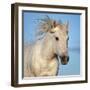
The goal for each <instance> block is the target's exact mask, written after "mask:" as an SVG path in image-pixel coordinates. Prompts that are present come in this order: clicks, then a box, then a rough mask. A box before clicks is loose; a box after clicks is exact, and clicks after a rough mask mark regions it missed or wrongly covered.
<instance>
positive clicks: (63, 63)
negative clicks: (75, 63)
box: [60, 56, 69, 65]
mask: <svg viewBox="0 0 90 90" xmlns="http://www.w3.org/2000/svg"><path fill="white" fill-rule="evenodd" d="M60 58H61V64H62V65H66V64H67V63H68V62H69V56H62V57H60Z"/></svg>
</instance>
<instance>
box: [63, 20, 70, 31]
mask: <svg viewBox="0 0 90 90" xmlns="http://www.w3.org/2000/svg"><path fill="white" fill-rule="evenodd" d="M64 25H65V28H66V30H67V32H68V28H69V21H67V22H66V23H65V24H64Z"/></svg>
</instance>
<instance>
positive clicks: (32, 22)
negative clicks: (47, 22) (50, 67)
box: [23, 11, 80, 75]
mask: <svg viewBox="0 0 90 90" xmlns="http://www.w3.org/2000/svg"><path fill="white" fill-rule="evenodd" d="M45 15H48V16H49V17H50V18H52V19H55V20H61V21H62V22H66V21H68V22H69V56H70V60H69V63H68V64H67V65H60V70H59V75H79V74H80V14H63V13H46V12H45V13H44V12H31V11H29V12H26V11H25V12H23V16H24V17H23V20H24V44H25V43H29V42H33V41H35V39H36V36H35V32H36V29H37V28H36V27H37V25H38V19H41V18H43V17H45Z"/></svg>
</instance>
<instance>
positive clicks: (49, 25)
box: [36, 15, 62, 35]
mask: <svg viewBox="0 0 90 90" xmlns="http://www.w3.org/2000/svg"><path fill="white" fill-rule="evenodd" d="M38 20H39V25H38V29H37V33H36V35H42V34H44V33H47V32H48V31H50V30H51V29H53V28H54V27H55V26H56V25H57V24H59V25H62V21H61V20H59V21H56V20H53V19H52V18H50V17H49V16H48V15H46V16H45V17H44V18H42V19H38Z"/></svg>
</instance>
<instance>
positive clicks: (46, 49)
mask: <svg viewBox="0 0 90 90" xmlns="http://www.w3.org/2000/svg"><path fill="white" fill-rule="evenodd" d="M39 25H40V28H39V34H42V35H43V37H42V38H41V39H38V40H37V41H36V42H35V43H34V44H31V45H27V46H25V47H24V77H39V76H56V75H57V74H58V70H59V68H58V67H59V60H58V58H57V57H59V58H60V60H61V64H64V65H65V64H67V62H68V61H69V56H68V23H66V24H63V23H60V22H56V21H55V20H52V19H50V18H49V17H48V16H47V17H46V18H44V19H41V22H40V24H39Z"/></svg>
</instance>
